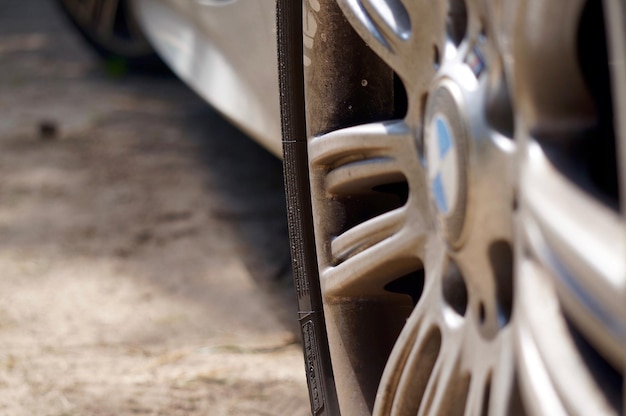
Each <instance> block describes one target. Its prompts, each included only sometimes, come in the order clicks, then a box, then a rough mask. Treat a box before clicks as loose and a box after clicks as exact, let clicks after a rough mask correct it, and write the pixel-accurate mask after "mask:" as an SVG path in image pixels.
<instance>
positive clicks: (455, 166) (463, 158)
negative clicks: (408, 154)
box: [424, 81, 469, 247]
mask: <svg viewBox="0 0 626 416" xmlns="http://www.w3.org/2000/svg"><path fill="white" fill-rule="evenodd" d="M460 100H462V95H461V93H460V92H459V91H458V87H457V86H456V85H454V84H453V83H452V82H447V81H443V82H441V84H440V85H439V86H438V88H436V89H435V90H434V91H433V93H432V95H431V98H430V99H429V102H428V107H427V111H426V112H427V115H426V126H425V127H426V129H425V130H426V131H425V149H424V150H425V162H426V165H427V171H428V188H429V190H430V192H429V193H430V199H431V203H432V206H433V210H434V213H435V217H436V219H437V224H438V227H439V229H440V231H441V235H442V236H443V237H444V238H445V240H446V241H447V243H448V244H449V245H450V246H453V247H458V246H459V245H460V244H462V240H463V239H462V234H463V229H464V224H465V217H466V211H467V181H468V175H467V168H468V163H467V157H468V156H467V153H468V145H469V143H468V140H467V127H466V122H465V118H464V117H463V115H462V113H461V112H460V111H459V108H461V107H462V106H461V105H460V104H459V102H460Z"/></svg>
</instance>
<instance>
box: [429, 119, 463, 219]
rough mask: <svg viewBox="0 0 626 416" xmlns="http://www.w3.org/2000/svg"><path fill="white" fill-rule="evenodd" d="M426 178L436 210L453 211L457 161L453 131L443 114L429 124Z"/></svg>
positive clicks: (445, 213)
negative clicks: (429, 138) (429, 135)
mask: <svg viewBox="0 0 626 416" xmlns="http://www.w3.org/2000/svg"><path fill="white" fill-rule="evenodd" d="M430 134H431V140H430V141H429V144H428V153H427V158H428V159H427V162H428V176H429V177H428V180H429V182H430V188H431V192H432V196H433V199H434V202H435V205H436V207H437V210H438V211H439V212H440V213H441V214H444V215H447V214H450V213H451V212H454V208H455V206H456V202H457V194H458V191H459V161H458V155H457V146H456V143H455V139H454V133H453V131H452V129H451V127H450V123H449V122H448V120H447V119H446V117H445V116H444V115H443V114H437V115H435V116H434V117H433V118H432V120H431V125H430Z"/></svg>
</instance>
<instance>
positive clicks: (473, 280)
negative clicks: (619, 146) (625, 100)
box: [304, 0, 626, 415]
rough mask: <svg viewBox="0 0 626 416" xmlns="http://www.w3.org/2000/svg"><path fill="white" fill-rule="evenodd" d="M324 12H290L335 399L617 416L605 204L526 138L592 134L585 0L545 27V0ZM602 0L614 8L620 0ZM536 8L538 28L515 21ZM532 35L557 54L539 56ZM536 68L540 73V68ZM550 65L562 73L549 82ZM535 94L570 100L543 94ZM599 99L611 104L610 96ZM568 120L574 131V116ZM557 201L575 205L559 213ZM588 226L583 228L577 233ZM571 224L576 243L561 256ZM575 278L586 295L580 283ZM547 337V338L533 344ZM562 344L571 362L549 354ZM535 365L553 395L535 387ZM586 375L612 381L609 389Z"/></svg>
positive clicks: (616, 260)
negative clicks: (295, 21)
mask: <svg viewBox="0 0 626 416" xmlns="http://www.w3.org/2000/svg"><path fill="white" fill-rule="evenodd" d="M337 3H338V5H337V4H336V3H335V2H334V1H319V0H307V1H305V2H304V6H305V10H304V46H305V49H304V50H305V57H304V65H305V90H306V102H307V127H308V135H309V137H310V138H309V144H308V154H309V163H310V177H311V191H312V204H313V216H314V222H315V234H316V244H317V253H318V263H319V269H320V284H321V287H322V294H323V297H324V311H325V317H326V325H327V328H328V336H329V344H330V350H331V356H332V364H333V371H334V373H335V379H336V385H337V392H338V396H339V402H340V407H341V408H342V409H343V410H344V412H348V413H349V414H361V413H367V412H372V413H374V414H394V415H404V414H461V413H465V414H494V415H500V414H512V413H515V412H519V413H523V412H524V411H525V410H530V411H532V412H548V411H549V410H552V409H554V408H556V407H555V406H557V405H558V406H560V407H558V406H557V407H558V408H560V409H564V411H566V412H568V411H569V412H572V411H574V412H578V411H579V410H580V409H587V410H590V411H592V410H593V411H600V410H602V411H604V412H605V413H607V412H613V413H617V412H619V411H620V409H621V406H622V404H621V401H622V397H621V396H622V387H620V386H621V383H622V378H623V376H622V374H621V372H620V371H621V370H620V371H616V370H613V372H614V374H610V375H608V376H607V375H606V374H604V373H606V372H607V371H608V369H613V368H614V367H618V368H620V366H621V365H622V364H623V362H621V361H620V360H621V359H622V358H621V357H620V356H619V351H620V347H621V348H623V345H624V334H623V327H624V321H625V320H624V313H623V310H622V309H621V306H620V305H622V303H620V302H619V301H620V300H623V293H624V285H625V278H624V274H625V272H624V270H625V264H624V260H623V256H622V255H621V254H622V251H623V250H622V249H623V247H624V243H625V242H626V240H625V239H624V222H623V216H622V215H620V213H619V211H618V209H619V198H618V196H617V194H613V195H610V193H611V191H609V192H608V196H607V192H604V191H606V189H609V188H611V186H612V185H611V184H607V183H596V184H595V185H596V188H597V189H595V188H593V186H591V187H589V186H587V188H585V189H583V188H582V185H581V184H580V183H578V182H576V178H572V177H567V176H566V175H564V173H563V171H561V170H559V169H558V167H556V165H555V162H554V160H555V159H554V158H548V157H547V156H546V155H545V154H546V153H547V152H548V147H549V146H550V140H551V139H552V138H553V137H554V134H544V131H542V130H541V129H538V128H537V126H544V125H546V124H545V123H544V124H541V123H539V122H545V121H546V120H547V121H548V122H549V121H551V120H550V118H549V117H550V116H553V117H555V119H558V118H559V117H563V118H562V119H563V120H569V123H566V124H565V125H566V126H568V129H567V131H565V132H562V131H559V132H558V133H559V134H560V136H558V137H559V138H560V139H562V140H563V141H564V142H565V143H566V145H565V146H564V147H565V148H571V147H572V146H573V145H572V143H573V142H575V141H576V140H577V138H578V137H580V135H581V132H582V131H583V129H584V131H585V132H589V131H592V133H590V134H592V135H593V132H595V134H601V133H602V131H601V130H593V127H592V128H591V130H590V127H589V126H596V127H597V126H600V125H602V123H603V121H602V120H601V119H602V118H603V117H604V116H605V115H606V114H603V111H605V110H606V109H605V108H603V107H602V105H599V102H598V100H595V101H594V97H593V96H591V95H590V94H589V90H594V88H596V87H595V86H594V85H592V84H593V83H594V80H593V79H592V78H593V77H595V76H597V74H596V73H595V72H597V71H595V72H594V71H591V75H590V76H589V74H588V73H589V71H587V74H586V75H585V76H586V78H585V76H583V75H580V72H584V71H585V68H582V69H581V65H580V63H579V61H578V60H577V59H575V60H574V61H572V56H571V54H570V51H571V50H572V49H573V50H574V51H575V52H576V51H578V53H584V52H585V50H584V45H582V46H581V43H580V37H581V33H582V32H583V31H585V30H591V31H594V30H597V26H598V22H596V21H594V22H592V23H591V24H589V25H588V26H589V27H587V26H585V25H584V22H585V19H586V18H587V17H585V16H587V15H588V13H590V12H589V11H588V9H589V7H585V5H586V2H584V1H578V2H574V3H572V4H570V6H568V7H570V8H571V10H569V9H568V10H569V12H570V13H569V14H568V15H567V16H568V17H569V19H570V20H567V19H563V20H561V21H560V23H559V24H558V25H557V24H554V22H553V21H552V20H550V19H549V17H550V16H554V13H555V11H554V10H556V9H558V8H559V7H561V6H560V5H561V2H556V3H558V4H554V5H552V4H551V5H547V6H546V5H544V4H543V3H544V2H541V1H539V2H532V1H531V2H527V3H528V4H524V5H507V6H503V5H500V4H499V3H497V2H481V1H467V2H464V1H461V0H449V1H439V2H436V3H433V2H427V1H413V2H408V1H407V2H401V1H399V0H386V1H381V2H374V1H368V0H340V1H338V2H337ZM535 3H537V4H535ZM568 4H569V3H568ZM610 7H614V8H619V9H620V11H621V12H623V5H621V4H618V3H617V2H615V3H614V4H613V3H612V5H611V6H610ZM544 9H545V10H544ZM601 9H602V8H601V7H600V10H601ZM537 10H540V12H539V16H545V19H530V18H527V17H528V16H529V15H532V13H537ZM525 13H526V14H525ZM532 16H534V15H532ZM581 16H582V17H581ZM621 16H623V13H622V14H621ZM344 19H347V22H346V21H345V20H344ZM614 20H615V19H614ZM525 22H531V23H528V25H529V27H525V26H524V24H525ZM613 23H614V25H613V26H611V25H608V26H607V27H608V28H609V29H610V30H609V31H608V33H609V34H610V36H612V37H615V38H618V37H619V36H618V35H619V33H623V27H624V26H623V24H622V23H623V22H613ZM611 27H617V28H618V29H616V32H615V33H614V32H613V29H611ZM511 28H515V30H512V29H511ZM353 30H354V31H355V32H356V33H358V36H357V35H355V34H354V32H353ZM620 31H621V32H620ZM544 32H545V33H544ZM531 33H541V34H542V36H543V37H542V38H541V39H544V40H545V39H552V38H555V39H567V42H569V44H568V43H567V42H566V45H563V44H559V43H557V42H553V43H554V44H551V43H550V42H545V43H542V44H541V45H536V44H533V43H532V41H533V39H535V38H533V37H532V36H529V34H531ZM584 34H585V33H583V35H584ZM622 39H623V37H622ZM363 41H364V42H365V43H364V42H363ZM546 43H547V44H548V45H549V47H546V46H545V44H546ZM366 45H367V46H366ZM620 45H621V46H623V42H622V43H621V44H620ZM567 46H569V48H568V47H567ZM617 49H619V48H617ZM581 51H582V52H581ZM621 52H623V51H621V50H618V51H612V53H621ZM546 54H549V56H550V61H549V62H543V61H542V59H543V60H545V57H546ZM538 63H541V65H543V66H544V67H548V66H550V65H552V67H551V70H550V71H546V74H542V75H541V76H537V75H536V74H535V72H533V71H532V70H531V68H532V66H533V65H538ZM602 66H606V60H605V61H604V62H601V63H600V64H599V67H602ZM555 67H556V68H557V69H554V68H555ZM558 70H560V72H561V73H563V71H564V70H568V71H569V75H568V76H561V77H560V78H559V79H558V82H556V81H555V82H554V83H553V84H550V81H551V78H549V77H550V76H552V77H554V76H557V75H558V72H559V71H558ZM600 72H601V71H600ZM620 74H621V73H618V75H620ZM590 77H591V78H590ZM614 78H615V79H617V75H616V77H614ZM508 80H511V81H510V82H509V81H508ZM615 82H616V81H614V83H615ZM546 85H552V88H553V93H555V94H558V93H563V92H564V91H565V92H567V93H568V96H567V97H568V98H571V100H569V101H568V100H565V101H564V100H563V99H562V98H560V99H558V97H557V98H554V97H551V96H548V97H551V98H549V99H546V96H547V95H546V93H545V91H543V90H542V89H541V88H545V86H546ZM616 85H618V87H619V88H623V85H624V82H623V81H622V80H621V79H618V80H617V84H616ZM599 88H600V89H601V88H603V87H602V86H600V87H599ZM619 88H614V89H613V90H612V91H616V90H618V89H619ZM511 95H514V96H515V106H513V104H512V101H513V100H511V99H510V96H511ZM612 96H613V97H615V101H616V102H617V103H618V104H619V105H621V102H620V101H619V99H618V98H619V97H623V96H619V95H618V94H615V93H614V94H612ZM572 100H574V101H572ZM618 107H619V106H618ZM513 108H515V111H514V110H513ZM568 111H569V112H568ZM581 115H586V116H587V118H586V120H587V121H588V123H587V124H586V125H585V126H581V125H580V123H574V122H573V121H572V120H573V119H574V118H576V119H580V116H581ZM546 117H547V118H546ZM547 125H550V124H549V123H548V124H547ZM598 128H600V127H598ZM600 129H601V128H600ZM537 132H539V133H541V134H539V135H540V136H541V137H540V138H539V137H536V136H537V134H538V133H537ZM548 133H552V132H550V131H548ZM614 137H623V135H621V136H620V135H619V134H616V135H611V137H610V139H609V140H613V141H615V140H614ZM563 154H564V155H565V156H567V154H566V152H563ZM565 156H564V157H565ZM611 175H613V176H614V177H615V178H613V176H611ZM609 176H611V177H610V178H609V179H608V180H609V181H610V180H612V179H616V178H617V176H619V174H618V173H617V172H612V173H611V174H610V175H609ZM605 179H606V178H605ZM605 182H606V181H605ZM603 188H604V189H603ZM596 191H597V192H596ZM603 192H604V194H603ZM551 196H554V198H550V197H551ZM539 202H541V203H539ZM572 203H573V204H575V205H576V206H577V207H579V208H580V209H575V210H573V209H571V208H570V209H567V207H571V206H572V205H571V204H572ZM544 204H547V206H544ZM568 214H570V215H568ZM586 215H592V216H593V217H594V218H596V220H594V222H593V223H592V224H578V227H577V228H576V227H574V225H577V224H576V221H580V218H581V217H585V216H586ZM563 221H569V222H567V224H566V227H567V228H566V231H563V230H564V229H565V228H564V227H562V225H563ZM590 229H595V230H596V231H594V232H592V231H590ZM559 231H562V232H561V233H559ZM572 232H574V233H577V235H584V236H585V237H586V238H593V241H592V242H591V243H589V242H586V243H584V244H582V245H581V246H577V245H576V244H574V243H572V241H574V242H575V240H572V239H571V237H572V235H571V233H572ZM581 233H582V234H581ZM567 243H570V244H567ZM591 245H593V247H591V248H589V247H590V246H591ZM598 249H600V250H605V251H603V256H602V259H603V261H605V262H606V263H603V264H604V267H600V266H599V264H598V260H597V259H593V260H592V261H591V262H587V263H585V261H586V260H588V259H590V256H589V255H585V251H587V252H588V251H591V252H594V253H596V254H597V253H598V252H597V251H595V250H598ZM620 250H622V251H620ZM557 260H558V261H557ZM561 265H565V266H568V265H569V266H570V268H571V267H574V268H577V267H580V269H579V270H580V271H583V272H582V273H579V276H580V275H584V276H587V277H586V278H585V279H586V280H581V281H579V280H576V279H575V277H572V276H570V275H568V276H567V277H568V278H569V277H572V279H574V280H572V281H571V282H570V283H571V284H570V286H567V285H563V284H561V283H559V282H562V281H563V276H562V273H561V272H562V269H560V268H559V267H561ZM590 270H593V271H594V272H597V273H596V274H595V275H593V276H594V277H593V279H596V278H597V279H599V280H600V281H601V282H603V284H604V285H603V287H602V288H600V285H599V284H598V285H597V286H596V287H593V285H590V281H591V280H592V278H589V277H588V272H589V271H590ZM560 273H561V274H560ZM514 275H515V276H518V277H517V278H515V279H514ZM527 276H529V277H528V278H526V277H527ZM581 278H583V277H581ZM533 285H537V287H535V286H533ZM580 287H583V288H584V291H583V295H584V296H585V298H584V299H583V300H589V298H588V296H591V297H592V299H595V301H596V303H594V304H593V305H597V303H598V301H599V302H603V301H604V300H607V301H608V303H607V307H606V308H603V309H602V310H601V313H598V310H597V308H596V309H594V308H590V307H589V305H588V304H587V305H585V304H582V305H581V304H580V299H578V301H579V302H578V303H576V300H577V299H576V296H577V295H580V291H579V288H580ZM539 288H540V289H541V290H540V289H539ZM514 289H515V290H514ZM594 289H597V291H594ZM514 292H515V293H514ZM536 293H537V294H539V293H541V294H542V296H543V297H541V298H539V299H540V300H542V301H543V303H542V302H540V301H539V300H538V298H537V294H536ZM609 293H610V294H609ZM572 296H574V297H573V298H572ZM579 297H580V296H579ZM550 305H552V307H554V305H556V306H557V310H556V312H555V311H554V309H550ZM550 311H552V314H551V315H550V313H549V312H550ZM541 316H550V317H551V319H550V322H549V323H547V322H542V321H541V319H542V318H541ZM607 317H608V318H607ZM603 318H607V319H604V321H603V320H602V319H603ZM598 323H600V324H605V325H604V326H603V327H600V328H604V329H597V328H598V325H597V324H598ZM573 327H576V328H578V329H576V331H577V332H576V334H577V335H572V330H571V328H573ZM537 328H538V329H537ZM590 328H593V330H592V329H590ZM611 328H613V329H615V328H617V330H616V331H613V332H611V330H610V329H611ZM620 328H622V329H620ZM557 329H558V331H557ZM550 331H552V332H550ZM547 334H553V336H555V337H556V338H555V340H550V341H549V342H546V341H545V340H546V339H548V338H542V336H543V337H545V336H546V335H547ZM577 336H580V337H582V338H581V339H583V340H586V339H589V342H586V343H585V346H589V347H590V350H589V348H588V349H585V348H583V347H581V346H580V344H581V343H580V342H579V341H578V338H576V337H577ZM542 339H543V340H544V341H541V340H542ZM548 344H549V345H548ZM560 351H568V354H567V356H568V357H569V358H568V359H567V360H566V359H565V358H561V359H557V357H555V354H558V353H559V352H560ZM590 351H591V352H590ZM592 353H593V354H596V355H597V356H598V357H600V359H601V360H602V361H603V362H604V363H606V364H607V366H608V367H606V368H605V369H603V370H602V371H603V372H604V373H603V374H602V375H601V376H598V374H594V371H595V370H594V369H591V368H590V367H589V365H584V363H586V362H587V361H588V360H587V361H586V359H587V358H588V357H589V356H590V354H592ZM533 354H534V355H533ZM531 355H532V356H531ZM546 360H548V362H549V364H550V365H547V364H546ZM568 360H569V361H568ZM577 360H578V361H577ZM559 363H567V364H568V365H575V367H576V372H577V374H578V373H580V374H581V380H582V379H584V382H580V383H576V382H568V381H567V374H568V373H567V372H566V371H564V370H563V369H559V365H561V364H559ZM574 363H575V364H574ZM516 364H517V365H516ZM531 366H534V367H532V368H531ZM537 366H539V368H541V369H542V371H543V372H541V371H538V370H536V369H534V368H535V367H537ZM516 367H517V369H516ZM561 368H562V367H561ZM567 368H569V367H567ZM568 371H570V370H568ZM540 373H541V374H545V375H546V377H547V380H548V382H549V383H550V385H551V386H552V390H551V391H553V392H556V393H554V394H553V395H552V396H551V395H550V394H549V393H547V390H546V391H542V390H541V387H538V386H540V384H537V378H536V374H540ZM518 374H519V375H521V376H518ZM602 377H609V378H611V377H612V378H611V381H613V382H618V384H617V387H616V392H610V391H607V388H605V387H603V383H604V382H605V381H606V380H604V379H603V378H602ZM559 383H565V384H559ZM518 384H521V389H518ZM544 384H545V383H544ZM594 386H595V387H594ZM592 387H593V388H592ZM518 390H521V391H522V393H523V398H524V400H521V399H520V396H519V392H518ZM522 402H523V403H522ZM581 402H585V403H586V405H585V407H576V406H577V405H578V403H581ZM546 403H548V404H549V406H551V407H545V404H546ZM348 409H349V410H348ZM573 409H574V410H573Z"/></svg>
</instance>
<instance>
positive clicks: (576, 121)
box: [503, 0, 594, 137]
mask: <svg viewBox="0 0 626 416" xmlns="http://www.w3.org/2000/svg"><path fill="white" fill-rule="evenodd" d="M503 3H507V4H506V5H505V6H504V8H505V14H506V15H507V16H515V22H511V23H512V26H511V27H512V28H514V29H513V30H514V31H513V32H512V34H511V35H512V37H513V42H514V43H513V44H512V45H511V46H512V52H513V56H512V58H513V60H514V62H515V71H514V73H513V74H512V75H514V85H515V87H514V89H515V97H516V107H517V109H518V110H519V112H520V114H521V115H522V116H523V117H524V121H525V123H526V126H527V128H528V129H530V130H533V131H540V132H541V133H542V134H543V135H545V136H553V137H562V135H563V134H567V133H568V132H571V131H577V130H579V129H580V128H581V126H588V125H589V124H590V123H592V122H593V117H594V109H593V105H592V100H591V97H590V96H589V93H588V92H587V88H586V86H585V82H584V80H583V76H582V74H581V71H580V69H579V67H580V66H579V64H578V55H577V45H576V40H577V38H578V37H577V31H578V27H579V19H580V15H581V11H582V8H583V6H584V0H573V1H566V2H557V1H544V0H530V1H526V2H503ZM557 16H558V18H557ZM555 21H558V23H557V24H555ZM548 39H549V41H546V40H548ZM564 103H567V104H566V105H564Z"/></svg>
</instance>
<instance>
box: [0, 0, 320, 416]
mask: <svg viewBox="0 0 626 416" xmlns="http://www.w3.org/2000/svg"><path fill="white" fill-rule="evenodd" d="M53 3H54V2H50V1H46V0H3V1H2V2H0V414H1V415H16V416H19V415H58V416H60V415H66V416H69V415H129V414H133V415H135V414H147V415H157V414H158V415H173V416H174V415H304V414H307V413H308V402H307V393H306V386H305V379H304V371H303V362H302V356H301V353H300V347H299V346H298V345H297V344H296V343H295V342H294V336H293V335H292V332H291V330H292V328H293V327H292V326H290V324H289V323H290V322H291V319H292V316H293V311H292V310H291V309H290V308H291V305H290V303H289V302H288V301H282V299H291V296H292V295H291V294H290V292H289V288H288V287H284V286H285V285H284V284H282V283H281V281H283V280H285V279H286V280H288V270H289V266H288V264H289V263H288V244H287V240H286V225H285V219H284V218H285V211H284V207H283V204H284V202H283V194H282V180H281V169H280V162H279V161H278V160H276V159H275V158H274V157H272V156H270V155H269V154H268V153H267V152H265V151H264V150H263V149H261V148H259V147H258V146H257V145H256V144H254V143H253V142H251V141H250V140H249V139H247V138H246V137H244V136H243V135H241V134H240V133H238V132H237V131H236V130H235V129H234V128H232V127H231V126H230V125H229V124H228V123H226V122H225V121H224V120H222V119H221V118H220V117H219V116H218V115H217V114H216V113H215V112H213V111H212V110H211V109H210V108H209V107H208V106H207V105H206V104H205V103H203V102H202V101H201V100H199V99H198V98H197V97H196V96H195V95H194V94H193V93H191V92H190V91H189V90H188V89H187V88H186V87H184V86H183V85H181V84H180V83H179V82H178V81H176V80H175V79H170V78H161V79H158V78H157V79H155V78H146V77H143V78H142V77H135V76H133V77H131V76H125V77H121V78H113V77H111V76H109V75H107V73H106V72H105V71H104V70H102V69H101V67H100V65H99V64H98V62H97V60H96V59H94V57H93V56H92V55H91V54H90V53H89V52H88V51H87V50H86V49H85V48H84V45H83V44H82V43H81V42H80V41H78V39H77V38H76V37H75V36H74V34H73V33H72V32H71V31H69V30H68V28H67V27H66V25H65V22H64V21H63V20H62V19H61V18H60V16H59V15H58V13H57V12H56V10H55V9H54V7H53ZM42 124H43V126H44V128H43V129H44V130H46V129H52V130H55V129H56V130H57V131H56V133H55V132H52V133H53V134H51V136H52V137H48V136H47V135H46V134H41V131H40V130H41V129H42ZM46 125H48V126H46ZM44 133H45V132H44ZM259 282H260V283H259ZM283 292H285V293H283Z"/></svg>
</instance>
